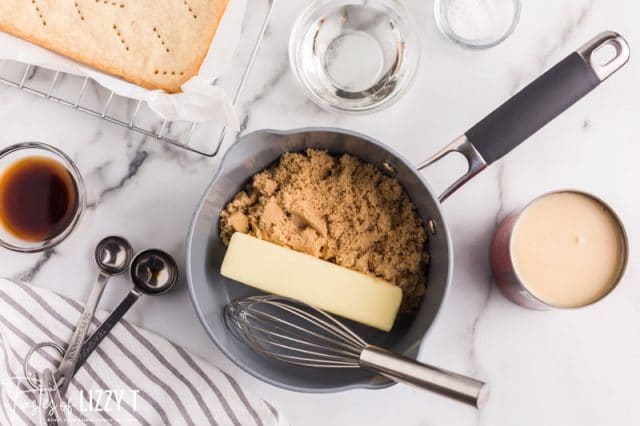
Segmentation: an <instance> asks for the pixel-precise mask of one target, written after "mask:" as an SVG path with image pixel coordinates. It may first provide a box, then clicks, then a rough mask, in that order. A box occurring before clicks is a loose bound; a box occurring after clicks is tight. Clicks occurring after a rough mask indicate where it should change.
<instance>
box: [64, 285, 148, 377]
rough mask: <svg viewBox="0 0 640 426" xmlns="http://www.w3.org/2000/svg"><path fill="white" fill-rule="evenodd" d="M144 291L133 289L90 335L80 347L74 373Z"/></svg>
mask: <svg viewBox="0 0 640 426" xmlns="http://www.w3.org/2000/svg"><path fill="white" fill-rule="evenodd" d="M141 294H142V293H141V292H140V291H138V290H137V289H135V288H134V289H132V290H131V291H130V292H129V294H128V295H127V297H125V298H124V299H122V302H120V304H119V305H118V306H117V307H116V309H115V310H114V311H113V312H111V315H109V316H108V317H107V319H105V320H104V321H103V322H102V324H100V327H98V328H97V329H96V331H94V332H93V334H92V335H91V337H89V338H88V339H87V340H86V341H85V342H84V344H83V345H82V349H80V357H79V358H78V362H77V363H76V365H75V370H74V373H75V372H77V371H78V369H80V367H81V366H82V365H83V364H84V362H85V361H86V360H87V358H89V355H91V354H92V353H93V351H95V350H96V348H97V347H98V345H99V344H100V342H102V340H104V338H105V337H107V335H108V334H109V332H111V329H112V328H113V327H115V325H116V324H117V323H118V322H119V321H120V319H121V318H122V317H123V316H124V315H125V314H126V313H127V311H128V310H129V308H131V306H133V304H134V303H135V302H136V301H137V300H138V299H139V298H140V295H141Z"/></svg>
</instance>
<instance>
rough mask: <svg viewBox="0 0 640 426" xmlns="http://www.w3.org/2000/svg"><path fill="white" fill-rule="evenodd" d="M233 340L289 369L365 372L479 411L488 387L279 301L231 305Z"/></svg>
mask: <svg viewBox="0 0 640 426" xmlns="http://www.w3.org/2000/svg"><path fill="white" fill-rule="evenodd" d="M225 321H226V323H227V327H228V328H229V329H230V330H231V332H232V334H233V335H234V336H236V337H237V338H238V339H240V340H242V341H243V342H245V343H246V344H247V345H248V346H249V347H251V348H252V349H253V350H255V351H258V352H260V353H262V354H264V355H266V356H268V357H270V358H274V359H277V360H280V361H283V362H286V363H289V364H294V365H299V366H304V367H314V368H367V369H369V370H372V371H374V372H377V373H379V374H382V375H383V376H385V377H387V378H389V379H391V380H394V381H396V382H402V383H408V384H412V385H415V386H418V387H420V388H423V389H427V390H430V391H433V392H436V393H438V394H440V395H443V396H446V397H449V398H452V399H455V400H458V401H461V402H464V403H466V404H470V405H473V406H475V407H478V408H479V407H481V406H482V405H483V404H484V402H485V401H486V399H487V398H488V386H487V385H486V384H485V383H483V382H480V381H478V380H475V379H472V378H470V377H466V376H462V375H460V374H456V373H452V372H449V371H446V370H442V369H440V368H436V367H432V366H429V365H426V364H422V363H419V362H417V361H415V360H413V359H411V358H407V357H404V356H402V355H398V354H395V353H393V352H390V351H388V350H386V349H383V348H380V347H377V346H374V345H370V344H368V343H367V342H365V341H364V340H363V339H362V338H361V337H360V336H358V335H357V334H356V333H354V332H353V331H352V330H351V329H349V328H348V327H347V326H346V325H344V324H343V323H341V322H340V321H339V320H337V319H336V318H334V317H333V316H331V315H329V314H327V313H325V312H323V311H321V310H319V309H316V308H313V307H311V306H309V305H306V304H304V303H301V302H297V301H295V300H291V299H288V298H285V297H280V296H272V295H268V296H252V297H247V298H244V299H238V300H235V301H233V302H231V303H230V304H229V305H227V307H226V309H225Z"/></svg>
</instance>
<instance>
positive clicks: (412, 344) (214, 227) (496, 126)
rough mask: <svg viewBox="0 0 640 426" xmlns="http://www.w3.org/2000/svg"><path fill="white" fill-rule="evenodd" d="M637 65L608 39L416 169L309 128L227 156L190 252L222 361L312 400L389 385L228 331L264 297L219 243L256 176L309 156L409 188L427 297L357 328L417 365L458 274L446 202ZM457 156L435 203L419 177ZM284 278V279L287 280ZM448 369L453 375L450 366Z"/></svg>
mask: <svg viewBox="0 0 640 426" xmlns="http://www.w3.org/2000/svg"><path fill="white" fill-rule="evenodd" d="M605 45H610V46H613V47H614V49H615V56H614V57H613V58H611V59H610V60H608V61H607V62H606V63H604V64H603V63H596V60H595V58H596V56H595V55H594V52H596V51H598V50H599V49H600V48H602V47H603V46H605ZM628 58H629V48H628V45H627V43H626V42H625V40H624V39H623V38H622V37H621V36H620V35H618V34H616V33H613V32H605V33H602V34H600V35H598V36H597V37H595V38H594V39H593V40H591V41H590V42H588V43H587V44H585V45H584V46H582V47H581V48H580V49H578V50H577V51H575V52H573V53H572V54H571V55H569V56H568V57H567V58H565V59H564V60H563V61H561V62H560V63H558V64H557V65H555V66H554V67H553V68H551V69H550V70H548V71H547V72H546V73H545V74H543V75H542V76H540V77H539V78H538V79H536V80H535V81H534V82H532V83H531V84H530V85H528V86H527V87H525V88H524V89H523V90H521V91H520V92H519V93H518V94H516V95H515V96H514V97H513V98H511V99H510V100H508V101H507V102H505V103H504V104H503V105H502V106H500V107H499V108H498V109H497V110H495V111H494V112H492V113H491V114H489V115H488V116H487V117H485V118H484V119H483V120H482V121H480V122H479V123H478V124H477V125H475V126H474V127H472V128H471V129H470V130H469V131H467V132H466V133H465V134H464V135H463V136H461V137H459V138H458V139H456V140H455V141H453V142H452V143H451V144H449V145H448V146H446V147H445V148H444V149H443V150H441V151H440V152H439V153H437V154H436V155H434V156H433V157H432V158H431V159H429V160H427V161H424V162H422V163H420V164H418V165H417V166H416V165H414V164H412V163H411V162H410V161H408V160H406V159H405V158H403V157H402V156H401V155H400V154H398V153H396V152H395V151H393V150H392V149H390V148H389V147H388V146H386V145H384V144H382V143H380V142H378V141H376V140H375V139H373V138H371V137H368V136H365V135H362V134H358V133H354V132H350V131H347V130H339V129H329V128H308V129H297V130H292V131H272V130H261V131H256V132H253V133H250V134H247V135H245V136H242V137H241V138H239V139H238V140H237V141H236V142H235V143H234V144H233V145H232V146H231V147H230V148H229V150H228V151H227V153H226V154H225V156H224V158H223V159H222V161H221V163H220V166H219V168H218V170H217V173H216V175H215V177H214V179H213V181H212V182H211V184H210V186H209V187H208V189H207V190H206V192H205V194H204V197H203V199H202V201H201V203H200V204H199V206H198V208H197V210H196V212H195V215H194V217H193V222H192V224H191V228H190V231H189V235H188V238H187V243H186V247H187V250H186V255H187V259H186V268H187V277H188V282H189V289H190V293H191V297H192V300H193V304H194V306H195V309H196V311H197V313H198V316H199V317H200V320H201V321H202V324H203V325H204V327H205V329H206V331H207V333H208V334H209V335H210V336H211V338H212V339H213V341H214V342H215V343H216V344H217V345H218V347H219V348H220V349H221V351H222V352H223V353H224V354H226V356H228V357H229V358H230V359H231V360H232V361H233V362H235V363H236V364H237V365H238V366H239V367H241V368H242V369H244V370H245V371H247V372H249V373H251V374H252V375H254V376H256V377H258V378H260V379H262V380H264V381H266V382H269V383H271V384H274V385H277V386H280V387H284V388H287V389H292V390H297V391H304V392H333V391H339V390H345V389H349V388H354V387H368V388H380V387H384V386H388V385H390V384H391V382H390V381H389V380H387V379H385V378H384V377H381V376H378V375H375V374H373V373H371V372H368V371H366V370H342V369H340V370H325V369H313V368H305V367H296V366H292V365H289V364H285V363H281V362H279V361H275V360H271V359H266V358H265V357H263V356H261V355H259V354H257V353H255V352H253V351H251V350H250V349H249V348H248V347H247V346H245V345H244V344H243V343H242V342H240V341H238V340H236V338H235V337H233V336H232V334H231V333H230V332H229V330H228V329H227V328H226V327H225V322H224V308H225V306H226V305H227V304H228V303H229V302H230V301H232V300H235V299H237V298H240V297H245V296H249V295H254V294H256V293H258V292H257V291H256V290H253V289H251V288H249V287H248V286H245V285H242V284H239V283H237V282H234V281H232V280H229V279H226V278H224V277H222V276H221V275H220V264H221V262H222V259H223V257H224V253H225V246H224V245H223V244H222V243H221V242H220V239H219V235H218V220H219V214H220V211H221V210H222V209H223V208H224V206H225V204H226V203H227V202H228V201H229V200H231V198H233V196H234V194H236V193H237V192H238V191H239V190H241V189H242V188H243V187H244V186H245V185H246V184H247V182H248V180H249V179H250V178H251V176H252V175H254V174H255V173H257V172H259V171H261V170H263V169H265V168H266V167H268V166H270V165H271V164H273V163H274V162H275V161H277V160H278V158H279V157H280V156H281V155H282V154H283V153H284V152H294V151H303V150H305V149H307V148H319V149H325V150H327V151H329V152H331V153H335V154H340V153H349V154H351V155H353V156H355V157H358V158H360V159H361V160H363V161H366V162H369V163H372V164H374V165H377V166H378V167H379V168H380V169H381V170H383V171H384V172H386V173H388V174H391V175H393V176H395V177H396V178H397V179H398V180H399V181H400V183H401V184H402V185H403V186H404V188H405V190H406V191H407V193H408V194H409V196H410V198H411V199H412V201H413V202H414V203H415V206H416V209H417V211H418V213H419V214H420V216H421V217H422V219H423V221H424V223H425V224H426V225H427V229H428V230H429V233H430V235H429V251H430V255H431V259H432V261H431V264H430V266H429V272H428V290H427V294H426V296H425V298H424V300H423V302H422V304H421V306H420V309H419V311H418V312H417V314H416V315H415V316H414V317H413V318H412V319H411V320H406V321H400V322H399V323H398V324H396V326H395V327H394V329H393V330H392V331H391V332H389V333H384V332H379V331H376V330H373V329H370V328H367V327H363V326H358V325H355V324H349V325H351V326H353V327H354V328H355V329H356V331H357V332H358V334H360V335H361V336H362V337H364V339H365V340H367V341H369V342H371V343H372V344H376V345H379V346H381V347H384V348H388V349H390V350H392V351H394V352H397V353H400V354H404V355H407V356H411V357H415V356H416V354H417V351H418V349H419V345H420V344H421V342H422V341H423V338H424V336H425V335H426V333H427V331H429V329H431V328H432V326H433V324H434V322H435V320H436V317H437V315H438V311H439V310H440V307H441V306H442V304H443V302H444V300H445V298H446V295H447V290H448V287H449V284H450V277H451V270H452V265H453V258H452V249H451V239H450V236H449V231H448V229H447V226H446V221H445V219H444V217H443V216H442V211H441V209H440V202H441V201H443V200H444V199H446V198H447V197H448V196H449V195H450V194H451V193H452V192H453V191H455V190H456V189H458V188H459V187H460V186H462V184H463V183H464V182H466V181H467V180H468V179H470V178H471V177H473V176H474V175H475V174H477V173H478V172H480V171H481V170H482V169H483V168H485V167H486V166H488V165H489V164H491V163H493V162H494V161H496V160H498V159H499V158H500V157H502V156H503V155H504V154H506V153H507V152H509V151H510V150H511V149H513V148H514V147H516V146H517V145H518V144H520V143H521V142H522V141H524V140H525V139H527V138H528V137H529V136H530V135H532V134H533V133H535V132H536V131H537V130H538V129H539V128H541V127H542V126H544V125H545V124H546V123H548V122H549V121H551V120H552V119H553V118H555V117H556V116H558V115H559V114H560V113H562V112H563V111H564V110H565V109H567V108H568V107H569V106H570V105H572V104H573V103H574V102H576V101H577V100H578V99H580V98H581V97H582V96H584V95H585V94H587V93H588V92H590V91H591V90H592V89H594V88H595V87H596V86H597V85H598V84H600V82H602V81H603V80H605V79H606V78H607V77H609V76H610V75H611V74H613V73H614V72H615V71H617V70H618V69H619V68H621V67H622V66H623V65H624V64H625V63H626V62H627V60H628ZM452 151H457V152H460V153H461V154H463V155H464V156H465V157H466V159H467V161H468V163H469V170H468V172H467V173H466V174H465V175H464V176H463V177H461V178H460V179H459V180H458V181H456V182H454V183H453V184H452V185H451V186H450V187H449V188H448V189H447V190H446V191H445V192H444V193H443V194H441V195H440V196H439V197H437V196H436V195H435V194H434V192H433V191H432V189H431V188H430V187H429V184H428V183H427V182H426V181H425V180H424V178H423V177H422V176H421V174H420V173H419V170H421V169H422V168H424V167H426V166H428V165H430V164H432V163H433V162H435V161H438V160H439V159H440V158H442V157H443V156H445V155H447V154H448V153H450V152H452ZM283 273H286V271H283ZM443 367H446V366H443Z"/></svg>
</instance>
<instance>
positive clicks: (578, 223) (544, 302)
mask: <svg viewBox="0 0 640 426" xmlns="http://www.w3.org/2000/svg"><path fill="white" fill-rule="evenodd" d="M626 259H627V240H626V236H625V232H624V228H623V227H622V224H621V223H620V220H619V219H618V217H617V216H616V214H615V213H614V212H613V211H612V210H611V208H610V207H608V206H607V205H606V204H605V203H604V202H602V201H601V200H599V199H597V198H595V197H593V196H591V195H589V194H585V193H582V192H577V191H560V192H553V193H550V194H546V195H543V196H541V197H539V198H537V199H536V200H534V201H533V202H531V203H530V204H529V205H528V206H526V207H525V208H524V209H523V210H522V211H520V212H519V213H514V214H511V215H509V216H507V217H506V218H505V219H504V221H503V222H502V223H501V224H500V225H499V227H498V230H497V232H496V235H495V237H494V240H493V243H492V247H491V265H492V269H493V272H494V276H495V278H496V281H497V282H498V285H499V286H500V288H501V289H502V290H503V292H504V293H505V295H507V296H508V297H509V298H510V299H512V300H514V301H515V302H516V303H519V304H521V305H524V306H527V307H531V308H536V309H548V308H554V307H555V308H578V307H582V306H586V305H589V304H591V303H594V302H596V301H598V300H600V299H602V298H603V297H604V296H606V295H607V294H608V293H609V292H610V291H611V290H612V289H613V288H614V287H615V286H616V284H617V283H618V281H619V280H620V278H621V276H622V273H623V270H624V267H625V264H626Z"/></svg>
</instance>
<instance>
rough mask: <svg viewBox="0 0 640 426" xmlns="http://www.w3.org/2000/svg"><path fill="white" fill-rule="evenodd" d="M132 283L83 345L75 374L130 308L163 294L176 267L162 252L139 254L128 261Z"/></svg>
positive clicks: (147, 251)
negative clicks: (143, 296)
mask: <svg viewBox="0 0 640 426" xmlns="http://www.w3.org/2000/svg"><path fill="white" fill-rule="evenodd" d="M130 274H131V281H132V282H133V285H134V287H133V289H132V290H131V291H130V292H129V294H128V295H127V296H126V297H125V298H124V299H123V300H122V302H120V304H119V305H118V306H117V307H116V309H115V310H114V311H113V312H112V313H111V315H109V317H108V318H107V319H105V320H104V322H103V323H102V324H100V326H99V327H98V329H97V330H96V331H95V332H94V333H93V334H92V335H91V337H89V338H88V339H87V340H86V342H84V344H83V345H82V349H81V350H80V357H79V358H78V363H77V364H76V366H75V371H78V369H79V368H80V367H81V366H82V364H84V362H85V361H86V360H87V358H88V357H89V355H91V353H92V352H93V351H94V350H95V349H96V348H97V347H98V345H99V344H100V342H102V340H103V339H104V338H105V337H106V336H107V334H109V332H110V331H111V329H112V328H113V327H114V326H115V325H116V324H117V323H118V321H120V319H121V318H122V317H123V316H124V314H126V313H127V311H128V310H129V308H131V306H133V304H134V303H135V302H136V301H137V300H138V299H139V298H140V296H142V295H143V294H149V295H152V296H153V295H159V294H163V293H166V292H167V291H169V290H170V289H171V287H173V285H174V284H175V282H176V280H177V279H178V265H176V262H175V260H173V257H171V256H170V255H169V254H167V253H165V252H163V251H162V250H157V249H150V250H145V251H143V252H140V253H138V254H137V255H136V257H134V258H133V261H131V271H130Z"/></svg>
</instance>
